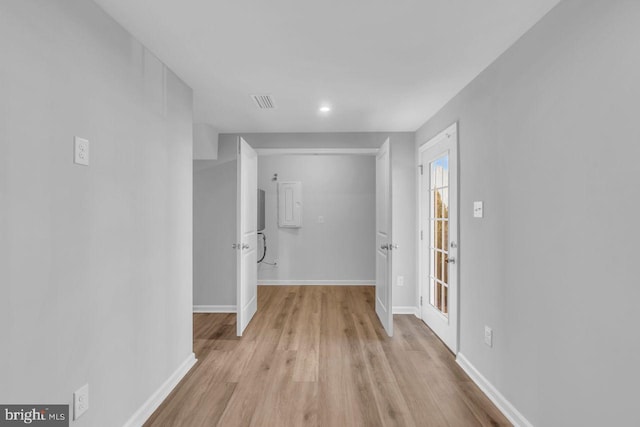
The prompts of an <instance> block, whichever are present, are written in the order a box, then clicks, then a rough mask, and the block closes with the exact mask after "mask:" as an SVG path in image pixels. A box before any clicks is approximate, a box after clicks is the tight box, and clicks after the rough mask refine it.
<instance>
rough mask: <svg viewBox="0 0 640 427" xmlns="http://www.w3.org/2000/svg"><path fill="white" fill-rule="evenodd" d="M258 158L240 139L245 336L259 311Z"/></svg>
mask: <svg viewBox="0 0 640 427" xmlns="http://www.w3.org/2000/svg"><path fill="white" fill-rule="evenodd" d="M257 199H258V155H257V154H256V152H255V151H254V149H253V148H251V146H250V145H249V144H247V142H246V141H245V140H244V139H242V138H238V198H237V200H238V202H237V203H238V226H237V227H238V228H237V234H236V242H237V243H235V244H234V248H235V249H236V251H237V277H236V280H237V290H238V295H237V299H236V304H237V308H236V310H237V313H238V314H237V319H236V322H237V328H238V336H242V333H243V332H244V330H245V328H246V327H247V325H248V324H249V322H250V321H251V319H252V318H253V315H254V314H255V313H256V310H257V309H258V264H257V260H258V259H257V244H258V234H257V233H258V200H257Z"/></svg>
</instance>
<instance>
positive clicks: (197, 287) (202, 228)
mask: <svg viewBox="0 0 640 427" xmlns="http://www.w3.org/2000/svg"><path fill="white" fill-rule="evenodd" d="M236 152H237V146H236V142H235V141H231V142H225V143H222V144H221V145H220V147H219V156H218V159H217V160H194V162H193V304H194V305H226V306H229V305H235V303H236V251H235V250H233V249H232V248H231V245H232V244H233V243H234V242H235V241H236V193H237V188H236V182H237V162H236Z"/></svg>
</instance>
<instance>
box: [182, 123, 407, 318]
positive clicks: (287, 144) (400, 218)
mask: <svg viewBox="0 0 640 427" xmlns="http://www.w3.org/2000/svg"><path fill="white" fill-rule="evenodd" d="M238 136H239V135H238V134H220V136H219V147H220V156H223V151H224V152H228V153H235V152H234V151H233V150H235V148H234V147H235V144H236V140H237V137H238ZM242 136H243V137H244V138H245V140H246V141H247V142H248V143H249V144H250V145H251V146H253V147H254V148H378V147H380V145H382V143H383V142H384V141H385V139H386V138H387V137H389V138H390V140H391V157H392V163H393V164H392V181H393V189H392V192H393V209H394V217H393V234H394V241H395V242H396V243H398V244H399V247H400V249H399V250H397V251H394V272H393V275H394V281H395V277H397V276H398V275H403V276H404V278H405V285H404V287H397V286H395V287H394V306H401V307H415V305H416V298H417V297H416V295H417V290H416V287H415V271H416V267H415V254H416V245H415V241H414V237H415V234H414V233H415V229H416V225H415V221H416V219H415V209H416V207H415V199H414V195H415V181H414V177H415V173H416V165H415V158H414V144H415V138H414V134H413V133H412V132H391V133H385V132H367V133H357V132H353V133H263V134H256V133H247V134H242ZM230 155H235V154H230ZM218 160H221V158H218ZM212 185H214V184H212ZM216 185H217V184H216ZM229 185H233V186H235V181H234V182H233V184H229ZM203 190H205V189H204V188H203ZM205 191H206V190H205ZM234 202H235V199H234ZM224 203H225V205H226V204H227V202H226V201H225V202H224ZM229 209H230V212H231V213H227V214H226V215H227V216H228V215H232V216H233V217H234V218H235V203H230V204H229ZM195 215H196V216H197V215H198V214H197V213H196V214H195ZM204 215H208V214H206V213H205V214H204ZM227 227H231V228H233V229H235V220H234V222H233V223H229V224H227ZM234 241H235V239H234V240H231V241H229V242H227V241H223V240H219V241H218V242H217V243H216V244H217V245H220V248H221V249H220V250H221V251H222V250H223V248H228V247H230V245H231V244H232V243H233V242H234ZM196 251H198V249H196ZM194 257H195V259H196V260H197V259H198V258H199V257H200V256H199V255H198V254H197V253H196V254H194ZM205 257H207V255H205ZM196 262H197V261H196ZM194 269H195V270H198V265H195V266H194ZM221 273H223V270H219V271H217V272H215V273H214V271H209V272H208V273H206V274H204V275H203V276H201V278H202V279H201V280H200V283H202V286H211V285H209V283H213V281H214V280H215V281H217V280H218V279H215V278H214V274H221ZM219 281H220V282H221V283H224V282H226V283H228V286H229V287H231V290H223V291H218V290H216V288H215V286H213V287H212V289H213V291H212V292H211V293H208V294H207V297H206V298H205V297H204V295H205V293H200V291H196V292H195V293H194V305H225V304H235V297H233V300H232V301H229V299H227V297H226V295H234V292H235V272H234V273H233V274H230V273H229V274H228V276H224V275H223V277H222V278H220V280H219ZM194 286H200V285H197V284H195V285H194ZM201 295H202V296H203V297H202V298H201V297H200V296H201Z"/></svg>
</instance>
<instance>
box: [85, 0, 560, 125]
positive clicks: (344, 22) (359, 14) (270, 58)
mask: <svg viewBox="0 0 640 427" xmlns="http://www.w3.org/2000/svg"><path fill="white" fill-rule="evenodd" d="M95 1H96V2H97V3H98V4H99V5H101V6H102V7H103V8H104V9H105V10H106V11H107V12H108V13H109V14H110V15H112V16H113V17H114V18H115V19H116V20H117V21H118V22H120V23H121V24H122V25H123V26H124V27H125V28H127V29H128V30H129V31H130V32H131V33H132V34H134V35H135V36H136V37H137V38H138V39H139V40H140V41H141V42H142V43H143V44H145V45H146V46H147V47H148V48H149V49H151V50H152V51H153V52H154V53H155V54H156V55H157V56H158V57H159V58H160V59H161V60H162V61H163V62H165V63H166V64H167V65H168V66H169V67H170V68H171V69H172V70H174V71H175V72H176V73H177V74H178V75H179V76H180V77H181V78H182V79H184V80H185V82H186V83H187V84H189V85H190V86H191V87H192V88H193V90H194V95H195V120H196V121H198V122H206V123H210V124H213V125H214V126H216V127H218V128H219V129H220V131H222V132H329V131H414V130H416V129H417V128H418V127H419V126H420V125H421V124H422V123H424V122H425V121H426V120H427V119H428V118H429V117H431V116H432V115H433V114H435V113H436V112H437V111H438V110H439V109H440V108H441V107H442V106H444V104H445V103H446V102H447V101H449V100H450V99H451V98H452V97H453V96H454V95H455V94H456V93H458V92H459V91H460V90H461V89H462V88H463V87H464V86H465V85H466V84H468V83H469V82H470V81H471V80H472V79H473V78H474V77H476V76H477V75H478V74H479V73H480V72H481V71H482V70H483V69H484V68H486V67H487V66H488V65H489V64H490V63H491V62H493V61H494V60H495V59H496V58H497V57H498V56H499V55H500V54H501V53H502V52H504V51H505V50H506V49H507V48H508V47H509V46H510V45H512V44H513V43H514V42H515V41H516V40H517V39H518V38H519V37H520V36H522V35H523V34H524V33H525V32H526V31H527V30H528V29H529V28H531V27H532V26H533V24H535V23H536V22H537V21H538V20H539V19H540V18H541V17H542V16H543V15H544V14H545V13H546V12H548V11H549V10H550V9H551V8H552V7H553V6H555V5H556V4H557V3H558V2H559V0H482V1H478V0H396V1H393V0H322V1H310V0H307V1H305V0H179V1H178V0H95ZM263 93H266V94H271V95H272V96H273V98H274V99H275V102H276V105H277V109H275V110H259V109H258V108H257V107H256V106H255V105H254V104H253V101H252V100H251V98H250V97H249V94H263ZM321 103H329V104H330V105H331V106H332V108H333V110H332V111H331V113H329V114H325V115H322V114H320V113H319V112H318V107H319V106H320V104H321Z"/></svg>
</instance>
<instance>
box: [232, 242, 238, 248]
mask: <svg viewBox="0 0 640 427" xmlns="http://www.w3.org/2000/svg"><path fill="white" fill-rule="evenodd" d="M238 246H239V245H238V244H237V243H234V244H233V245H231V249H238Z"/></svg>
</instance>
